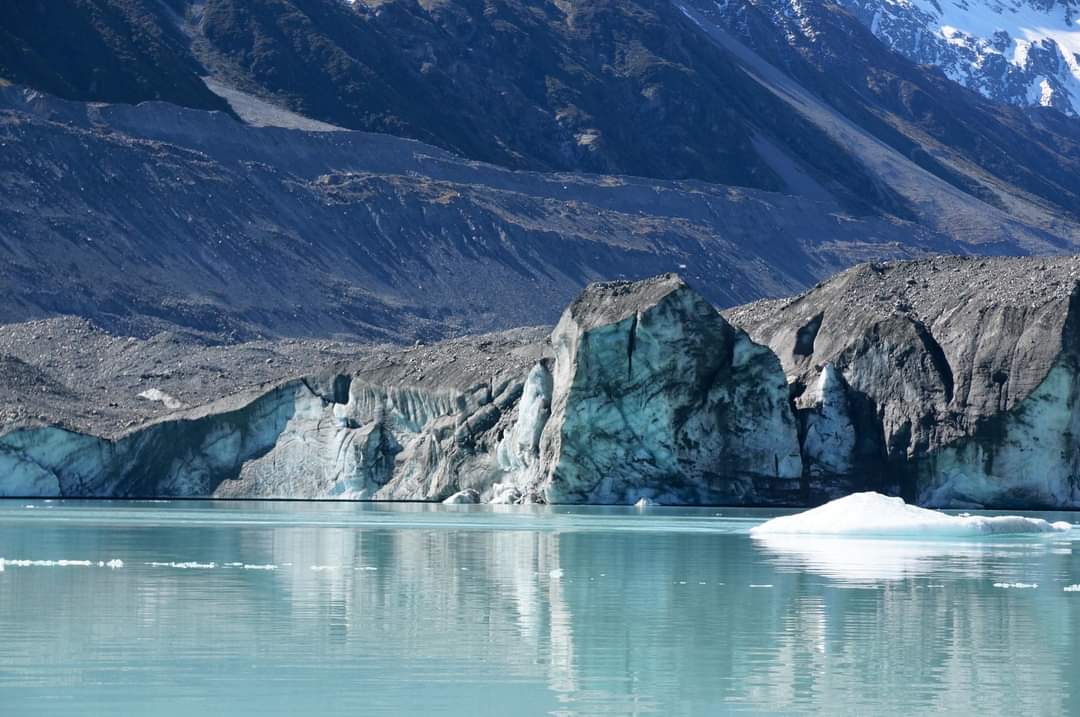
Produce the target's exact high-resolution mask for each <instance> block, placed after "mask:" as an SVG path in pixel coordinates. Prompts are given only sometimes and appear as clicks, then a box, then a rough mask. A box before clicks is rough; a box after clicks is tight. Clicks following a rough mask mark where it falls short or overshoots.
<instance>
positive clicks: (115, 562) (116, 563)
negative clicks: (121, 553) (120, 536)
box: [105, 558, 124, 570]
mask: <svg viewBox="0 0 1080 717" xmlns="http://www.w3.org/2000/svg"><path fill="white" fill-rule="evenodd" d="M105 567H107V568H109V569H110V570H116V569H117V568H122V567H124V561H123V560H119V559H117V558H113V559H112V560H110V561H109V562H107V563H105Z"/></svg>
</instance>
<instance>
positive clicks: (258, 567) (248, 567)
mask: <svg viewBox="0 0 1080 717" xmlns="http://www.w3.org/2000/svg"><path fill="white" fill-rule="evenodd" d="M243 568H244V570H277V569H278V566H276V565H273V564H267V565H251V564H249V563H244V565H243Z"/></svg>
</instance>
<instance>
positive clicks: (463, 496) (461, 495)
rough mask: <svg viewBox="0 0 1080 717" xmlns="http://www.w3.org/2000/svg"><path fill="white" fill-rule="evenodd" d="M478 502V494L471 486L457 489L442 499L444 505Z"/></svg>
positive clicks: (473, 503)
mask: <svg viewBox="0 0 1080 717" xmlns="http://www.w3.org/2000/svg"><path fill="white" fill-rule="evenodd" d="M479 502H480V494H479V493H477V492H476V491H475V490H473V489H472V488H466V489H465V490H463V491H458V492H457V493H454V494H453V495H452V496H450V497H449V498H447V499H446V500H444V501H443V504H444V505H476V504H477V503H479Z"/></svg>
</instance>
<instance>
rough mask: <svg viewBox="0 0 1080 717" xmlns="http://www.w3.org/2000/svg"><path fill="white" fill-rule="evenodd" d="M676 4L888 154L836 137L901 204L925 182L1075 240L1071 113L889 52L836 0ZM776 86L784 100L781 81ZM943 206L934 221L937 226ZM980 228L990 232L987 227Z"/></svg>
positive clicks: (1000, 217) (920, 199)
mask: <svg viewBox="0 0 1080 717" xmlns="http://www.w3.org/2000/svg"><path fill="white" fill-rule="evenodd" d="M678 5H679V6H680V7H683V8H684V9H685V10H686V11H687V12H689V13H690V14H691V15H692V17H693V18H695V19H696V21H697V22H698V23H699V25H700V26H701V27H703V29H706V31H709V32H712V33H714V35H715V36H716V38H717V40H718V41H719V42H720V43H721V44H725V45H726V46H729V47H730V46H731V45H732V44H736V45H738V46H739V47H742V48H744V50H745V51H746V52H747V53H748V54H749V55H751V56H752V57H751V58H750V59H748V60H747V62H753V61H755V60H756V61H757V62H759V63H767V64H768V66H769V67H771V68H774V70H775V73H774V74H776V77H770V78H767V79H763V80H762V81H763V82H764V83H765V84H766V85H767V86H773V87H774V89H776V87H777V84H778V83H789V84H790V83H795V84H796V85H797V87H798V90H799V91H801V92H802V93H803V95H804V96H802V97H800V98H799V99H798V100H797V101H794V102H793V104H792V106H794V107H797V108H800V109H801V111H804V112H807V111H810V110H808V109H807V107H806V105H807V103H811V104H817V105H820V110H821V112H822V113H823V114H833V115H835V117H834V118H832V119H830V118H825V119H820V118H819V119H818V120H816V121H817V122H818V123H819V125H821V126H828V127H831V128H832V129H831V130H830V132H831V133H832V134H833V136H834V138H835V137H836V136H837V131H836V129H835V125H836V124H837V121H836V118H839V119H840V121H841V123H842V124H846V125H850V126H853V127H854V128H856V130H857V132H858V133H859V134H861V135H863V136H866V137H869V138H872V140H873V143H874V144H876V145H878V146H884V147H887V148H888V150H891V152H890V154H891V156H892V158H891V159H890V160H889V161H888V164H889V165H890V166H889V168H888V169H887V170H886V169H883V168H882V164H881V161H880V160H879V159H877V158H875V157H874V156H872V155H871V154H868V153H867V152H866V151H862V150H860V149H858V148H857V147H852V146H851V145H850V144H845V146H848V147H849V148H850V150H851V151H853V152H854V153H856V154H857V155H859V157H860V159H861V160H862V161H863V163H864V164H865V165H868V166H871V167H876V169H873V170H872V171H875V172H877V173H879V174H884V175H887V176H889V177H890V179H889V182H890V185H891V186H892V187H893V188H894V189H895V190H896V191H898V193H900V194H901V195H902V196H904V197H905V199H906V200H907V201H908V202H909V203H913V204H915V205H916V206H920V205H922V204H923V203H924V202H926V201H929V202H931V203H934V202H935V201H936V200H935V197H934V195H937V194H939V193H940V192H939V190H938V189H934V190H933V191H932V192H926V191H924V190H923V189H921V187H920V185H926V184H927V180H930V182H929V185H930V186H940V187H941V191H945V192H946V193H949V194H953V195H955V194H956V193H957V191H958V192H960V193H963V194H965V195H967V196H968V197H971V198H973V199H976V200H978V202H979V203H982V204H983V205H984V209H983V210H980V211H983V212H986V213H987V216H989V217H992V218H993V219H992V222H991V224H992V225H996V224H1000V223H1002V222H1007V221H1008V220H1007V219H1006V218H1005V215H1008V216H1011V217H1014V218H1016V219H1019V220H1021V221H1023V222H1026V223H1030V224H1034V225H1036V226H1039V227H1041V228H1043V229H1045V230H1046V231H1048V232H1049V233H1052V234H1056V235H1058V236H1059V237H1063V238H1069V237H1074V236H1076V227H1077V221H1078V219H1080V145H1077V144H1076V139H1077V136H1078V135H1077V132H1078V125H1077V123H1076V121H1075V120H1072V119H1069V118H1066V117H1063V116H1061V115H1059V114H1058V113H1056V112H1053V111H1052V110H1042V111H1040V112H1037V113H1032V112H1029V111H1025V110H1022V109H1020V108H1014V107H1009V106H1005V105H1000V104H996V103H993V102H990V101H988V100H986V99H984V98H982V97H981V96H980V95H978V94H977V93H975V92H973V91H968V90H965V89H964V88H963V87H960V86H958V85H956V84H955V83H953V82H951V81H949V80H947V79H946V78H945V77H943V76H941V75H940V73H938V72H936V71H934V70H932V69H928V68H923V67H918V66H916V65H914V64H912V63H911V62H910V61H908V60H906V59H905V58H903V57H902V56H900V55H898V54H896V53H894V52H892V51H890V50H889V49H888V48H887V47H885V46H884V45H883V44H882V43H881V42H879V41H878V40H877V39H876V38H875V37H874V36H873V35H872V34H871V33H870V31H869V30H867V29H866V28H864V27H863V26H862V25H861V24H859V23H858V22H857V21H856V20H855V19H854V18H853V17H852V16H851V15H850V14H849V13H847V12H846V11H844V10H843V9H842V8H840V7H839V6H837V5H834V4H830V3H822V4H819V3H799V2H797V1H796V0H732V1H731V2H729V3H727V4H726V5H723V6H717V5H716V4H715V3H711V2H707V1H706V0H686V1H685V2H679V3H678ZM758 76H759V77H761V76H762V75H761V73H760V71H759V75H758ZM777 77H778V78H779V79H777ZM777 91H778V93H780V94H781V95H785V96H790V95H791V90H790V89H787V88H783V89H777ZM898 162H904V163H907V164H908V165H914V166H915V167H917V168H918V169H921V170H923V172H925V173H926V174H928V175H932V178H936V180H938V181H933V179H932V178H930V177H923V178H922V179H915V177H916V176H918V174H919V173H918V172H916V171H915V169H914V168H913V167H911V166H909V167H907V168H906V169H903V172H902V173H903V175H905V176H897V165H898ZM905 177H907V178H905ZM905 184H908V185H911V186H908V187H905V186H904V185H905ZM943 185H949V187H945V186H943ZM954 190H957V191H954ZM928 194H929V195H930V196H929V197H928V196H927V195H928ZM986 205H989V206H986ZM969 206H972V205H970V204H969ZM992 209H997V210H999V211H1000V214H997V213H995V212H993V211H992ZM941 211H944V210H942V209H941V208H937V209H934V210H932V213H937V212H941ZM948 213H949V212H948V211H945V216H944V217H942V219H943V220H944V221H946V222H948V221H950V218H949V217H948ZM965 213H968V212H965ZM978 213H979V212H978V211H976V212H975V214H978ZM987 230H988V238H989V236H992V234H993V229H992V226H988V227H987ZM991 240H992V239H991ZM1051 244H1053V242H1051ZM1065 246H1066V243H1060V244H1059V246H1058V248H1059V249H1063V248H1064V247H1065ZM1032 248H1033V249H1034V247H1032ZM1034 250H1036V251H1045V249H1041V250H1040V249H1034ZM1006 251H1007V250H1006Z"/></svg>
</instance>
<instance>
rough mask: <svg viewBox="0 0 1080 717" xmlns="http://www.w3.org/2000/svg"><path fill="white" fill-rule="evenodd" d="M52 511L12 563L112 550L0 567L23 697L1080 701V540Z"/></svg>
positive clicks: (673, 522) (797, 707) (341, 705)
mask: <svg viewBox="0 0 1080 717" xmlns="http://www.w3.org/2000/svg"><path fill="white" fill-rule="evenodd" d="M34 505H35V508H33V509H28V508H25V507H24V505H23V504H22V503H19V504H15V503H0V557H3V558H7V559H24V560H53V561H55V560H60V559H65V560H86V561H90V564H89V565H68V566H65V567H60V566H55V565H54V566H52V567H46V566H41V565H38V566H33V565H29V566H19V565H11V564H8V565H7V567H5V569H4V570H3V571H2V572H0V639H2V641H3V642H2V646H3V647H2V649H0V706H2V709H0V713H2V714H4V715H23V714H28V715H29V714H33V715H45V714H64V715H76V714H77V715H87V714H101V715H112V714H118V713H138V714H157V715H188V714H192V713H193V712H195V711H199V712H203V713H206V714H259V715H263V714H309V713H310V714H319V715H323V714H327V715H336V714H349V715H354V714H365V715H400V714H418V715H419V714H425V715H428V714H431V715H451V714H454V715H457V714H461V715H477V714H491V715H507V714H515V715H516V714H556V715H596V714H612V715H615V714H618V715H624V714H658V715H682V714H685V715H712V714H724V713H732V712H741V713H755V714H792V713H818V714H878V715H885V714H909V713H912V712H916V713H927V712H944V711H954V712H956V713H962V714H970V713H973V712H977V711H985V712H989V713H995V714H997V713H1003V712H1015V713H1020V714H1065V713H1073V714H1075V713H1078V712H1080V705H1078V704H1077V701H1076V698H1075V697H1074V696H1073V695H1074V693H1075V692H1076V680H1077V679H1080V678H1076V677H1074V676H1073V675H1074V673H1075V672H1076V670H1075V669H1074V664H1075V657H1076V656H1077V652H1078V649H1080V634H1078V631H1077V627H1080V625H1077V624H1076V621H1077V619H1078V617H1080V612H1078V611H1080V593H1078V592H1066V591H1065V590H1064V587H1066V586H1068V585H1072V584H1075V583H1080V562H1077V561H1076V559H1075V558H1074V554H1073V551H1072V543H1071V541H1070V539H1069V538H1070V536H1064V537H1060V536H1058V537H1054V538H1052V539H1044V540H1038V539H1031V538H1030V537H1028V538H1026V539H1024V540H1016V541H1010V540H1006V539H1000V538H998V539H995V540H993V541H992V542H984V543H977V542H976V543H936V544H935V543H920V542H914V541H906V542H905V541H899V542H897V541H873V540H857V541H855V540H838V539H827V540H826V539H810V538H806V537H799V538H794V539H793V538H783V539H780V538H770V539H769V540H764V541H759V540H751V539H750V538H749V536H747V535H746V529H747V528H748V527H749V526H751V525H754V524H756V523H757V522H758V521H760V520H761V519H764V518H765V517H766V516H767V515H768V514H767V513H766V512H763V511H731V510H724V511H722V512H723V513H724V515H722V516H720V515H716V513H717V511H713V510H676V509H650V510H649V511H646V512H645V513H644V514H642V513H637V512H635V511H632V510H622V509H595V508H594V509H580V510H567V509H563V508H559V509H541V508H536V509H526V508H503V509H499V510H494V509H491V508H476V507H453V508H441V507H432V506H385V505H383V506H358V505H348V504H346V505H336V504H294V503H265V504H258V503H255V504H237V503H183V502H178V503H168V504H155V505H131V504H115V503H93V504H73V503H44V502H39V503H36V504H34ZM112 559H117V560H122V561H123V566H122V567H119V568H117V567H114V568H109V567H107V561H109V560H112ZM99 562H101V563H103V564H104V565H103V566H102V567H98V563H99ZM245 566H247V567H246V568H245ZM255 567H261V568H264V569H252V568H255ZM995 583H1000V584H1004V583H1010V584H1011V583H1029V584H1037V585H1038V586H1039V587H1038V588H1036V589H1026V590H1010V589H1001V588H995V587H994V584H995ZM843 588H860V589H843Z"/></svg>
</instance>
